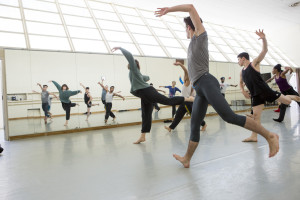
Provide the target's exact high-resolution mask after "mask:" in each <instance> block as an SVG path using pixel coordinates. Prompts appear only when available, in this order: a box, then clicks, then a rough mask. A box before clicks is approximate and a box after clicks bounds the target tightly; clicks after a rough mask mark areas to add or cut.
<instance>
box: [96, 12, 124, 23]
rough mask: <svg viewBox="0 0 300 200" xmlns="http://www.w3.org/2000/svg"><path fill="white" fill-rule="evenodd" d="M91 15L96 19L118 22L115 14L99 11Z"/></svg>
mask: <svg viewBox="0 0 300 200" xmlns="http://www.w3.org/2000/svg"><path fill="white" fill-rule="evenodd" d="M93 13H94V15H95V17H96V18H98V19H106V20H111V21H120V20H119V18H118V16H117V15H116V14H115V13H112V12H105V11H100V10H93Z"/></svg>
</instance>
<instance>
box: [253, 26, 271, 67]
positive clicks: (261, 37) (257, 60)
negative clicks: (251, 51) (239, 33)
mask: <svg viewBox="0 0 300 200" xmlns="http://www.w3.org/2000/svg"><path fill="white" fill-rule="evenodd" d="M255 33H256V35H258V36H259V40H262V41H263V48H262V51H261V52H260V54H259V55H258V57H257V58H255V59H254V60H253V61H252V65H253V66H254V67H257V66H259V64H260V62H261V61H262V60H263V59H264V58H265V56H266V54H267V52H268V43H267V39H266V35H265V33H264V30H260V29H259V31H256V32H255Z"/></svg>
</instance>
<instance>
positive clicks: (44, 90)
mask: <svg viewBox="0 0 300 200" xmlns="http://www.w3.org/2000/svg"><path fill="white" fill-rule="evenodd" d="M37 85H38V86H40V88H41V90H42V92H41V93H39V92H37V91H35V90H33V92H34V93H37V94H41V98H42V109H43V111H44V114H45V117H44V121H45V124H47V118H52V116H51V113H50V112H49V104H51V102H49V98H50V95H53V96H55V97H56V98H57V96H56V95H55V94H53V93H50V92H48V91H47V89H48V85H43V87H42V85H41V84H40V83H37Z"/></svg>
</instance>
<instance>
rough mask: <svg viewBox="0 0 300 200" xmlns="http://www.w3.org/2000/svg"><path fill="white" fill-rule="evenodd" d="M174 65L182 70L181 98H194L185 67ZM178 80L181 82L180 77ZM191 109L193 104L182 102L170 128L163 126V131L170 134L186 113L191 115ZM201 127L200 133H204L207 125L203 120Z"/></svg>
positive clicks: (180, 64)
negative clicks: (165, 130)
mask: <svg viewBox="0 0 300 200" xmlns="http://www.w3.org/2000/svg"><path fill="white" fill-rule="evenodd" d="M174 65H175V66H180V67H181V68H182V70H183V71H184V77H183V79H184V80H183V86H182V96H184V97H189V96H195V91H194V89H193V88H192V85H191V82H190V79H189V76H188V71H187V69H186V67H185V66H184V65H183V64H182V63H180V62H176V63H174ZM180 80H181V77H180ZM180 82H181V81H180ZM192 108H193V102H183V103H182V104H180V106H179V108H178V109H177V111H176V114H175V118H174V120H173V122H172V124H171V125H170V126H165V129H167V130H168V131H169V132H171V130H174V129H175V128H176V126H177V125H178V124H179V123H180V121H181V120H182V118H183V117H184V115H185V114H186V112H188V113H189V115H191V114H192ZM201 126H202V129H201V131H205V130H206V127H207V124H206V123H205V121H204V120H203V121H202V123H201Z"/></svg>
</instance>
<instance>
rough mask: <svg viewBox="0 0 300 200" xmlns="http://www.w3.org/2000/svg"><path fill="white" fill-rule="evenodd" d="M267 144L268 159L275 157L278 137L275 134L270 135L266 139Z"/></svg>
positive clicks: (277, 149)
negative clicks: (268, 150)
mask: <svg viewBox="0 0 300 200" xmlns="http://www.w3.org/2000/svg"><path fill="white" fill-rule="evenodd" d="M267 141H268V143H269V149H270V152H269V158H271V157H273V156H275V155H276V154H277V153H278V151H279V136H278V135H277V134H275V133H272V134H271V136H270V137H269V138H268V139H267Z"/></svg>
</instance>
